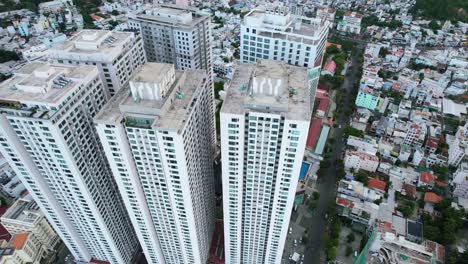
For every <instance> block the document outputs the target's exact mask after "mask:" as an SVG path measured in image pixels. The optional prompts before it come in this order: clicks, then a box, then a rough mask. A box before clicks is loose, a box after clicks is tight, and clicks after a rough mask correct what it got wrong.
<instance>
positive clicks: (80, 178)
mask: <svg viewBox="0 0 468 264" xmlns="http://www.w3.org/2000/svg"><path fill="white" fill-rule="evenodd" d="M106 101H107V100H106V95H105V90H104V87H103V84H102V81H101V79H100V78H99V71H98V69H97V67H93V66H78V67H76V66H52V65H49V64H46V63H31V64H27V65H25V66H24V67H23V68H21V69H20V70H19V71H18V72H17V73H16V74H15V76H13V77H12V78H10V79H8V80H7V81H5V82H3V83H2V84H1V85H0V112H1V115H0V151H1V153H2V155H3V156H4V157H5V158H6V159H7V161H8V163H9V164H10V166H11V167H12V168H13V169H14V171H15V172H16V173H17V175H18V176H19V177H20V179H21V181H22V182H23V183H24V185H25V186H26V188H27V190H28V191H29V193H30V194H31V195H32V197H33V198H34V200H35V201H36V202H37V204H38V205H39V207H40V208H41V211H42V212H43V213H44V214H45V216H46V217H47V220H48V221H49V223H50V224H51V225H52V226H53V228H54V230H55V231H56V232H57V233H58V235H59V236H60V238H61V239H62V241H63V242H64V243H65V244H66V246H67V247H68V249H69V250H70V251H71V253H72V254H73V256H74V257H75V259H76V260H77V261H82V262H90V261H93V260H103V261H108V262H110V263H131V262H132V258H133V257H134V255H135V253H136V251H137V250H138V249H139V245H138V240H137V238H136V236H135V232H134V231H133V228H132V226H131V223H130V219H129V218H128V215H127V213H126V211H125V208H124V205H123V202H122V199H121V197H120V196H119V195H118V190H117V185H116V183H115V181H114V179H113V177H112V174H111V172H110V170H109V168H108V163H107V161H106V158H105V157H104V153H103V151H102V147H101V145H100V143H99V138H98V135H97V133H96V130H95V127H94V125H93V122H92V118H93V117H94V116H95V115H96V114H97V112H98V111H99V110H100V109H101V108H102V107H103V106H104V104H105V103H106Z"/></svg>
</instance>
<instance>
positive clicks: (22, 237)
mask: <svg viewBox="0 0 468 264" xmlns="http://www.w3.org/2000/svg"><path fill="white" fill-rule="evenodd" d="M45 253H46V252H44V251H43V248H42V245H41V242H40V241H39V240H38V239H37V238H36V237H34V236H33V235H31V233H19V234H16V235H14V236H13V237H12V238H11V240H10V241H9V242H7V241H6V240H1V241H0V263H1V264H40V263H42V262H41V260H43V258H44V257H45V255H44V254H45Z"/></svg>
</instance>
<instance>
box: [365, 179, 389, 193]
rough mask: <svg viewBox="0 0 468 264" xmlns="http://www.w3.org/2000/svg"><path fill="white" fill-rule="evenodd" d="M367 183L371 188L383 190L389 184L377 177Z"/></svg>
mask: <svg viewBox="0 0 468 264" xmlns="http://www.w3.org/2000/svg"><path fill="white" fill-rule="evenodd" d="M367 185H368V186H369V188H373V189H378V190H382V191H385V187H386V186H387V184H386V183H385V182H384V181H382V180H380V179H379V178H377V177H375V178H370V179H369V182H368V184H367Z"/></svg>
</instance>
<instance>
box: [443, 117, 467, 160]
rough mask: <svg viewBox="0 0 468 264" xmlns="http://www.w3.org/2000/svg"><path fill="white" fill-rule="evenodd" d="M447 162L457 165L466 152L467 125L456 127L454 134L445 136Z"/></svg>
mask: <svg viewBox="0 0 468 264" xmlns="http://www.w3.org/2000/svg"><path fill="white" fill-rule="evenodd" d="M447 143H448V145H449V150H448V164H449V165H451V166H458V165H459V164H460V163H461V162H462V160H463V159H464V158H465V155H466V154H467V152H468V125H465V126H462V127H458V130H457V133H455V136H450V135H448V136H447Z"/></svg>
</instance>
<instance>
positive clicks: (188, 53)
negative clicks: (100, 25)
mask: <svg viewBox="0 0 468 264" xmlns="http://www.w3.org/2000/svg"><path fill="white" fill-rule="evenodd" d="M128 24H129V26H130V28H132V29H135V30H138V31H140V33H141V34H142V36H143V40H144V46H145V51H146V56H147V57H148V61H151V62H160V63H172V64H175V66H176V69H178V70H185V69H203V70H206V71H207V72H208V75H209V76H210V77H211V76H212V75H213V69H212V63H213V59H212V57H213V55H212V48H211V46H212V45H211V43H212V39H211V22H210V15H209V14H206V13H203V12H201V11H199V10H198V9H195V8H191V7H188V6H175V5H158V6H155V7H152V8H151V9H147V10H145V11H143V12H141V13H138V14H136V15H130V16H129V22H128Z"/></svg>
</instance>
